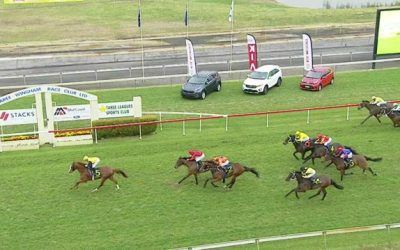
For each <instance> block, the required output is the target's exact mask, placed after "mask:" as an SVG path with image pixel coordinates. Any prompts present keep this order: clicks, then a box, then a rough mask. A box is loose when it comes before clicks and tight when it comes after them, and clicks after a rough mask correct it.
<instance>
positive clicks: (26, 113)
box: [0, 109, 37, 126]
mask: <svg viewBox="0 0 400 250" xmlns="http://www.w3.org/2000/svg"><path fill="white" fill-rule="evenodd" d="M33 123H37V120H36V110H35V109H14V110H0V125H1V126H7V125H17V124H33Z"/></svg>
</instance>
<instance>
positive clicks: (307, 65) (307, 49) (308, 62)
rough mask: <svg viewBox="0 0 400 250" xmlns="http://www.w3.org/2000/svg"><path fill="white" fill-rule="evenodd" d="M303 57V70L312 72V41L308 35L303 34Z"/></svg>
mask: <svg viewBox="0 0 400 250" xmlns="http://www.w3.org/2000/svg"><path fill="white" fill-rule="evenodd" d="M303 56H304V69H305V70H312V69H313V68H314V66H313V51H312V41H311V37H310V35H308V34H303Z"/></svg>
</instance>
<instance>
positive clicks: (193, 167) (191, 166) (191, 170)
mask: <svg viewBox="0 0 400 250" xmlns="http://www.w3.org/2000/svg"><path fill="white" fill-rule="evenodd" d="M182 165H185V166H186V167H187V168H188V173H187V175H186V176H184V177H183V178H182V179H181V180H180V181H179V182H178V184H181V182H182V181H184V180H185V179H186V178H188V177H189V176H191V175H193V176H194V179H195V180H196V185H198V184H199V182H198V180H197V175H198V174H201V173H204V172H207V171H208V169H205V168H204V167H202V168H200V169H197V163H196V162H195V161H190V160H189V159H188V157H182V156H181V157H178V160H177V161H176V163H175V169H177V168H179V167H180V166H182Z"/></svg>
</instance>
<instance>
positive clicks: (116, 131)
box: [93, 115, 158, 139]
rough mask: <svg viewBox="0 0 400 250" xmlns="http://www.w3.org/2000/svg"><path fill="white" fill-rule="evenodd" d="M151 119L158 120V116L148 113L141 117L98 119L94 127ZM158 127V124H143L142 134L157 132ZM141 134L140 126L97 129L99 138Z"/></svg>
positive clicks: (148, 120)
mask: <svg viewBox="0 0 400 250" xmlns="http://www.w3.org/2000/svg"><path fill="white" fill-rule="evenodd" d="M150 121H158V119H157V116H154V115H146V116H143V117H141V118H130V117H129V118H115V119H107V120H98V121H94V122H93V127H97V126H110V125H117V124H127V123H134V122H150ZM156 129H157V124H151V125H142V135H148V134H151V133H153V132H155V131H156ZM135 135H139V126H127V127H120V128H107V129H98V130H97V138H98V139H103V138H110V137H121V136H135Z"/></svg>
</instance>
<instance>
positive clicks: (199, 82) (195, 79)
mask: <svg viewBox="0 0 400 250" xmlns="http://www.w3.org/2000/svg"><path fill="white" fill-rule="evenodd" d="M206 80H207V77H200V76H193V77H192V78H190V79H189V81H188V83H191V84H196V85H203V84H204V83H205V82H206Z"/></svg>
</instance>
